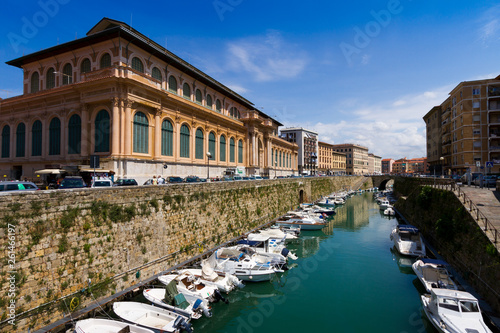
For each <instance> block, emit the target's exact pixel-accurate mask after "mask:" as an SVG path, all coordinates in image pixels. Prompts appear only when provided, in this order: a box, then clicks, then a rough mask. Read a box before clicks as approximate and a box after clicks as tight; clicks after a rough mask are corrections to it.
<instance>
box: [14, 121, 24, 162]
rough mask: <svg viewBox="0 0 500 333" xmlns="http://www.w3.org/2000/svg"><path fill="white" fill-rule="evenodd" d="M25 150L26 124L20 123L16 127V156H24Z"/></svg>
mask: <svg viewBox="0 0 500 333" xmlns="http://www.w3.org/2000/svg"><path fill="white" fill-rule="evenodd" d="M25 150H26V125H24V123H20V124H19V125H17V129H16V157H24V154H25Z"/></svg>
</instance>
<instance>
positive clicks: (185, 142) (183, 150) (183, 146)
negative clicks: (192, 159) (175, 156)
mask: <svg viewBox="0 0 500 333" xmlns="http://www.w3.org/2000/svg"><path fill="white" fill-rule="evenodd" d="M189 139H190V134H189V127H187V125H182V127H181V137H180V140H179V141H180V156H181V157H189Z"/></svg>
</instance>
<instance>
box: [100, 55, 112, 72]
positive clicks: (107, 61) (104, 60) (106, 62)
mask: <svg viewBox="0 0 500 333" xmlns="http://www.w3.org/2000/svg"><path fill="white" fill-rule="evenodd" d="M106 67H111V56H110V55H109V53H104V54H103V55H102V57H101V63H100V64H99V68H101V69H102V68H106Z"/></svg>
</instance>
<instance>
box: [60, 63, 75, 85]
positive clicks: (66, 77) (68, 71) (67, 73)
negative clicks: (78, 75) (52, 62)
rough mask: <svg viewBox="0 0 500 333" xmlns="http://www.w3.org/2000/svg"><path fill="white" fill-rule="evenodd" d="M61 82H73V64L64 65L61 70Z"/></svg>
mask: <svg viewBox="0 0 500 333" xmlns="http://www.w3.org/2000/svg"><path fill="white" fill-rule="evenodd" d="M62 82H63V85H65V84H71V83H73V66H71V64H66V65H64V67H63V72H62Z"/></svg>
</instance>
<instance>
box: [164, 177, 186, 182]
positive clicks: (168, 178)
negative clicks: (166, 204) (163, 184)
mask: <svg viewBox="0 0 500 333" xmlns="http://www.w3.org/2000/svg"><path fill="white" fill-rule="evenodd" d="M183 182H184V179H182V177H177V176H170V177H167V183H183Z"/></svg>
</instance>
